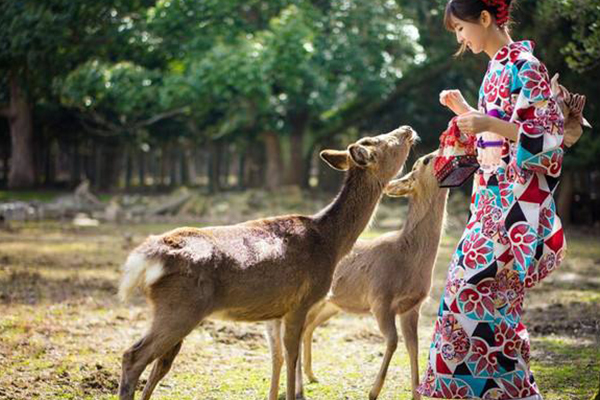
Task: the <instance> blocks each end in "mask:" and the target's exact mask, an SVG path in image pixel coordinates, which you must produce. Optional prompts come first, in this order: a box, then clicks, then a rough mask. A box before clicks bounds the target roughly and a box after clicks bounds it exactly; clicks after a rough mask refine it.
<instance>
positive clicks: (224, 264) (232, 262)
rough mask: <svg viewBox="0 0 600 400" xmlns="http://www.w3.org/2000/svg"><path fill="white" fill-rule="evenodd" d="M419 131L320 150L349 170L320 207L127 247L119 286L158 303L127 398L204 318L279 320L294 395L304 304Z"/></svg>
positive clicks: (314, 297)
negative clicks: (147, 372) (137, 290)
mask: <svg viewBox="0 0 600 400" xmlns="http://www.w3.org/2000/svg"><path fill="white" fill-rule="evenodd" d="M415 139H416V134H415V133H414V131H413V130H412V129H411V128H410V127H407V126H405V127H401V128H398V129H396V130H394V131H393V132H390V133H389V134H385V135H379V136H376V137H373V138H364V139H361V140H359V141H358V142H357V143H355V144H352V145H350V146H349V147H348V149H347V150H346V151H332V150H326V151H324V152H322V153H321V157H322V158H323V159H324V160H325V161H326V162H327V163H328V164H329V165H330V166H332V167H333V168H336V169H339V170H346V171H347V175H346V180H345V183H344V185H343V187H342V190H341V192H340V193H339V194H338V196H337V197H336V199H335V200H334V201H333V202H332V203H331V204H330V205H329V206H328V207H326V208H325V209H324V210H322V211H321V212H319V213H318V214H316V215H313V216H300V215H288V216H282V217H275V218H266V219H261V220H256V221H250V222H246V223H242V224H238V225H233V226H223V227H213V228H204V229H196V228H179V229H175V230H173V231H170V232H167V233H165V234H163V235H160V236H151V237H149V238H148V239H147V240H146V241H145V242H144V243H142V244H141V245H140V246H139V247H138V248H137V249H135V250H134V251H133V252H132V253H131V254H130V256H129V258H128V260H127V262H126V263H125V266H124V271H125V272H124V276H123V280H122V282H121V288H120V294H121V296H122V297H123V298H127V297H128V296H129V295H130V294H131V293H132V291H133V290H134V289H135V288H136V287H137V286H141V287H142V288H143V290H144V292H145V294H146V297H147V299H148V301H149V303H150V304H151V306H152V312H153V320H152V324H151V327H150V329H149V331H148V333H147V334H146V335H145V336H144V337H143V338H142V339H141V340H140V341H138V342H137V343H136V344H134V345H133V346H132V347H131V348H130V349H128V350H127V351H126V352H125V354H124V355H123V361H122V369H123V371H122V375H121V382H120V387H119V398H120V400H131V399H133V398H134V392H135V387H136V385H137V382H138V380H139V377H140V375H141V373H142V372H143V371H144V369H145V368H146V367H147V365H148V364H150V363H151V362H153V361H154V360H156V362H155V364H154V367H153V369H152V372H151V374H150V377H149V379H148V382H147V383H146V386H145V387H144V392H143V394H142V398H143V399H144V400H147V399H149V398H150V396H151V394H152V391H153V390H154V388H155V387H156V385H157V383H158V381H159V380H160V379H161V378H162V377H163V376H164V375H165V374H166V373H167V372H168V371H169V369H170V368H171V364H172V362H173V359H174V358H175V357H176V356H177V353H178V352H179V350H180V348H181V343H182V340H183V339H184V338H185V337H186V336H187V335H188V334H189V333H190V332H191V331H192V329H194V327H196V326H197V325H198V324H199V323H200V322H201V321H202V320H203V319H205V318H207V317H209V316H211V315H212V316H214V317H220V318H225V319H231V320H238V321H263V320H269V319H274V318H277V319H281V320H283V323H284V326H285V328H284V331H283V343H284V347H285V349H286V363H287V365H288V374H287V382H288V386H287V396H286V399H287V400H291V399H293V397H294V391H295V388H294V370H295V365H296V360H297V357H298V352H299V344H300V337H301V331H302V328H303V326H304V321H305V317H306V313H307V312H308V310H309V309H310V307H311V306H312V305H313V304H315V303H316V302H317V301H319V300H321V299H322V298H323V297H324V296H325V295H326V294H327V291H328V290H329V287H330V286H331V279H332V275H333V271H334V268H335V265H336V264H337V262H338V261H339V260H340V259H341V258H342V257H343V256H344V255H345V254H346V253H347V252H348V251H350V249H351V248H352V246H353V244H354V242H355V241H356V239H357V238H358V236H359V235H360V233H361V232H362V230H363V229H364V228H365V226H366V225H367V223H368V222H369V220H370V218H371V215H372V213H373V211H374V210H375V207H376V206H377V204H378V202H379V200H380V198H381V195H382V192H383V189H384V187H385V186H386V185H387V183H388V182H389V181H390V180H391V179H392V178H393V177H394V176H395V175H396V174H397V172H398V171H399V169H400V168H401V167H402V165H403V164H404V162H405V161H406V158H407V156H408V153H409V150H410V147H411V145H412V143H413V142H414V140H415Z"/></svg>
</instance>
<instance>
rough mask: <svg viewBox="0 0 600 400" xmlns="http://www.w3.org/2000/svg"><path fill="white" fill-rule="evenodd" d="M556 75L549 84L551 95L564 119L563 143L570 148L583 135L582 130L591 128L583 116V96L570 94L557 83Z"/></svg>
mask: <svg viewBox="0 0 600 400" xmlns="http://www.w3.org/2000/svg"><path fill="white" fill-rule="evenodd" d="M558 78H559V76H558V74H554V76H553V77H552V81H551V83H550V85H551V88H552V94H553V95H554V96H555V98H556V100H557V102H558V105H559V107H560V109H561V111H562V113H563V116H564V117H565V125H564V143H565V146H566V147H571V146H573V145H574V144H575V142H577V141H578V140H579V138H580V137H581V135H582V134H583V128H584V127H585V128H591V127H592V126H591V125H590V123H589V122H588V121H587V120H586V119H585V118H584V116H583V108H584V107H585V100H586V99H585V96H584V95H581V94H577V93H571V92H570V91H569V90H568V89H567V88H566V87H564V86H563V85H561V84H559V83H558Z"/></svg>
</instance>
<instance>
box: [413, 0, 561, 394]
mask: <svg viewBox="0 0 600 400" xmlns="http://www.w3.org/2000/svg"><path fill="white" fill-rule="evenodd" d="M510 10H511V1H510V0H450V2H449V3H448V5H447V7H446V16H445V23H446V27H447V28H448V29H449V30H451V31H453V32H455V34H456V38H457V40H458V42H459V43H460V44H461V46H462V48H461V50H462V51H465V50H466V49H469V50H471V51H472V52H473V53H474V54H478V53H481V52H484V53H486V54H487V55H488V56H489V57H490V62H489V66H488V70H487V72H486V74H485V77H484V79H483V83H482V85H481V89H480V92H479V103H478V107H477V109H474V108H472V107H471V106H469V105H468V104H467V102H466V101H465V100H464V98H463V96H462V95H461V93H460V92H459V91H457V90H450V91H444V92H442V93H441V94H440V101H441V103H442V104H443V105H445V106H447V107H449V108H450V109H451V110H452V111H454V112H455V113H456V114H457V115H459V117H457V125H458V127H459V128H460V130H461V131H462V132H464V133H467V134H472V135H477V136H478V141H477V143H478V158H479V161H480V164H481V168H480V169H479V171H478V172H477V174H476V175H475V182H474V189H473V197H472V203H471V218H470V220H469V222H468V224H467V227H466V230H465V232H464V234H463V236H462V238H461V240H460V242H459V244H458V246H457V249H456V252H455V254H454V256H453V258H452V262H451V265H450V269H449V273H448V278H447V283H446V287H445V290H444V294H443V296H442V300H441V304H440V308H439V314H438V318H437V321H436V324H435V331H434V336H433V342H432V345H431V348H430V354H429V362H428V366H427V371H426V373H425V377H424V380H423V382H422V384H421V386H420V387H419V389H418V391H419V393H421V394H423V395H425V396H429V397H433V398H443V399H472V398H475V399H520V400H525V399H526V400H541V398H542V397H541V395H540V392H539V390H538V387H537V385H536V383H535V381H534V378H533V375H532V373H531V371H530V369H529V354H530V353H529V337H528V333H527V330H526V328H525V326H524V325H523V324H522V323H521V311H522V305H523V299H524V295H525V293H526V288H530V287H532V286H533V285H535V284H536V283H537V282H539V281H540V280H541V279H543V278H544V277H545V276H547V275H548V273H550V272H551V271H553V270H554V269H555V268H556V267H557V266H558V265H559V264H560V262H561V260H562V258H563V256H564V251H565V249H564V246H565V242H564V235H563V230H562V227H561V223H560V220H559V218H558V217H557V215H556V207H555V204H554V200H553V197H552V196H553V193H554V191H555V189H556V187H557V186H558V182H559V176H560V172H561V164H562V156H563V149H562V147H563V116H562V114H561V112H560V110H559V108H558V105H557V103H556V101H555V100H554V98H553V97H552V96H551V90H550V80H549V78H548V73H547V70H546V68H545V66H544V65H543V64H542V63H540V62H539V61H538V60H537V59H536V58H535V56H534V55H533V44H532V43H531V42H528V41H522V42H513V40H512V39H511V37H510V34H509V31H508V29H507V24H508V23H509V21H510Z"/></svg>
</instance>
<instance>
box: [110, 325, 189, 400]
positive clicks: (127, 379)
mask: <svg viewBox="0 0 600 400" xmlns="http://www.w3.org/2000/svg"><path fill="white" fill-rule="evenodd" d="M155 321H156V319H155ZM157 326H159V325H158V324H153V327H152V328H151V329H150V332H149V333H148V334H147V335H146V336H144V338H143V339H142V340H140V341H139V342H137V343H136V344H134V345H133V346H132V347H131V348H129V349H128V350H127V351H126V352H125V354H123V362H122V374H121V383H120V385H119V399H120V400H133V398H134V393H135V387H136V385H137V382H138V380H139V378H140V375H141V374H142V372H144V370H145V369H146V367H147V366H148V364H150V363H151V362H152V361H154V360H155V359H157V358H159V357H161V356H163V355H164V354H165V353H167V352H168V351H169V350H170V349H172V348H173V347H175V345H177V343H179V342H180V341H181V340H182V339H183V338H184V337H185V336H187V334H188V333H189V332H190V331H191V330H192V329H193V326H191V327H189V329H187V330H185V331H182V330H177V331H175V332H173V331H168V329H169V328H168V327H166V326H163V327H161V329H157V328H156V327H157ZM194 326H195V324H194Z"/></svg>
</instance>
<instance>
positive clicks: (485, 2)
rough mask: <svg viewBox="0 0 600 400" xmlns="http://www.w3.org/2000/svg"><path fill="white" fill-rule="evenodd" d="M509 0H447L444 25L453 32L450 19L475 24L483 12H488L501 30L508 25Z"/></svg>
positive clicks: (510, 2)
mask: <svg viewBox="0 0 600 400" xmlns="http://www.w3.org/2000/svg"><path fill="white" fill-rule="evenodd" d="M511 5H512V1H511V0H449V1H448V4H446V13H445V15H444V25H445V26H446V29H448V30H449V31H454V25H453V24H452V17H455V18H458V19H461V20H463V21H467V22H477V21H478V20H479V17H480V16H481V13H482V12H483V11H487V12H489V13H490V14H491V15H492V16H493V17H494V19H495V21H496V24H497V25H498V26H499V27H500V28H503V27H505V26H506V25H507V24H508V23H510V12H511Z"/></svg>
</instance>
